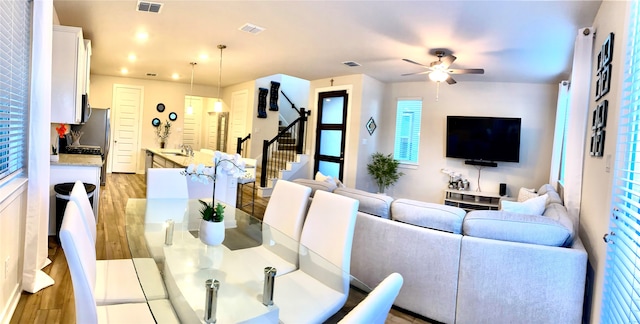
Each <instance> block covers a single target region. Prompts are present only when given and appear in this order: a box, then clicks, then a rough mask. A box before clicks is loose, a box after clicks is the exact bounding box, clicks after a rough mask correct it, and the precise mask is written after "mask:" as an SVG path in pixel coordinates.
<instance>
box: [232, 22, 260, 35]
mask: <svg viewBox="0 0 640 324" xmlns="http://www.w3.org/2000/svg"><path fill="white" fill-rule="evenodd" d="M238 29H239V30H241V31H243V32H246V33H249V34H254V35H255V34H259V33H261V32H263V31H264V30H265V28H264V27H260V26H256V25H254V24H250V23H246V24H244V25H242V26H240V28H238Z"/></svg>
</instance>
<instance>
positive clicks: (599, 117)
mask: <svg viewBox="0 0 640 324" xmlns="http://www.w3.org/2000/svg"><path fill="white" fill-rule="evenodd" d="M608 106H609V101H608V100H603V101H602V102H601V103H600V104H598V106H597V107H596V108H595V109H594V110H593V114H592V116H593V117H592V122H591V145H590V147H591V150H590V154H591V156H602V155H603V154H604V138H605V133H606V131H605V129H604V128H605V127H606V126H607V110H608Z"/></svg>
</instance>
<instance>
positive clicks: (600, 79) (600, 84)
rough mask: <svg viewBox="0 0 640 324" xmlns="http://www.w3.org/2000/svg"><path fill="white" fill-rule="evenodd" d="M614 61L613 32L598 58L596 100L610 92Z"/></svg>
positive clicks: (603, 45)
mask: <svg viewBox="0 0 640 324" xmlns="http://www.w3.org/2000/svg"><path fill="white" fill-rule="evenodd" d="M612 61H613V33H609V36H608V37H607V39H606V40H605V41H604V43H603V44H602V49H601V50H600V52H599V53H598V56H597V59H596V84H595V90H596V101H598V100H600V98H602V97H604V95H606V94H607V93H608V92H609V87H610V86H611V62H612Z"/></svg>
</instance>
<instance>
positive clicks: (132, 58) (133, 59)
mask: <svg viewBox="0 0 640 324" xmlns="http://www.w3.org/2000/svg"><path fill="white" fill-rule="evenodd" d="M136 59H137V57H136V55H135V54H133V53H131V54H129V61H130V62H134V61H135V60H136Z"/></svg>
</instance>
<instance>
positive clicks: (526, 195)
mask: <svg viewBox="0 0 640 324" xmlns="http://www.w3.org/2000/svg"><path fill="white" fill-rule="evenodd" d="M535 197H538V193H536V190H535V189H529V188H520V191H518V198H517V200H516V201H517V202H523V201H527V200H529V199H531V198H535Z"/></svg>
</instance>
